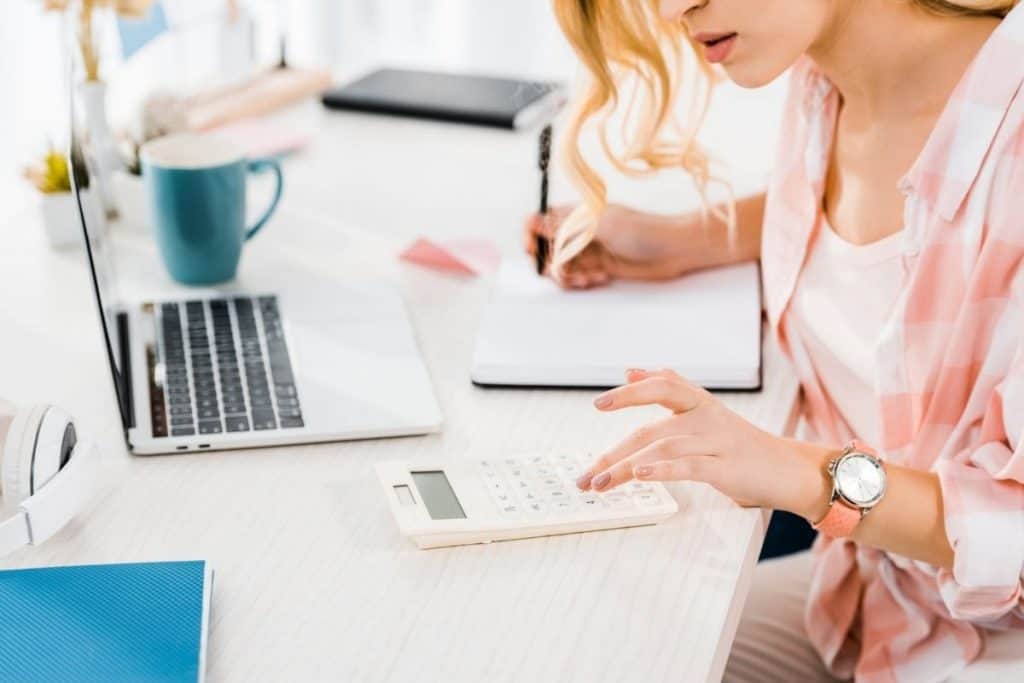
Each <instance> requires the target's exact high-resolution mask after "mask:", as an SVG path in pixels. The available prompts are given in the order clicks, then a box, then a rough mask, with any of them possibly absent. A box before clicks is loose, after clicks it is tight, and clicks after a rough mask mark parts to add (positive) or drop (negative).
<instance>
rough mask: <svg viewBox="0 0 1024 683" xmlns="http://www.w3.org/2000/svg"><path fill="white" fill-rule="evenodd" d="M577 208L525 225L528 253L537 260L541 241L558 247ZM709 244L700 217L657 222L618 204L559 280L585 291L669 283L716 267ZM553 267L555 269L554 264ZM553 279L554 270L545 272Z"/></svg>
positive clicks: (607, 212)
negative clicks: (616, 283) (621, 283)
mask: <svg viewBox="0 0 1024 683" xmlns="http://www.w3.org/2000/svg"><path fill="white" fill-rule="evenodd" d="M572 210H573V207H570V206H558V207H553V208H552V209H551V210H550V211H549V212H548V213H547V214H545V215H540V214H533V215H532V216H530V217H529V218H528V219H527V221H526V226H525V230H524V235H523V236H524V240H525V246H526V251H527V252H529V253H530V254H531V255H534V254H535V252H536V249H537V245H536V242H537V240H536V238H537V237H538V236H540V237H543V238H545V239H547V240H548V241H549V242H550V243H551V244H554V239H555V235H556V233H557V231H558V229H559V227H561V225H562V223H563V222H564V221H565V219H566V218H567V217H568V216H569V214H570V213H572ZM710 244H711V242H710V240H709V238H708V236H707V234H706V232H705V231H704V230H703V229H702V227H701V218H700V215H699V214H694V215H692V216H684V217H670V216H658V215H654V214H648V213H643V212H640V211H635V210H633V209H630V208H628V207H625V206H620V205H617V204H611V205H609V206H608V207H607V208H606V209H605V211H604V213H603V214H602V215H601V219H600V221H599V222H598V225H597V230H596V231H595V235H594V239H593V241H592V242H591V243H590V244H589V245H587V247H586V248H585V249H584V250H583V251H582V252H581V253H580V254H579V255H577V256H576V257H575V258H574V259H572V260H571V261H569V262H568V263H567V264H566V265H565V266H564V270H563V271H562V272H561V273H559V275H560V277H559V278H556V280H559V281H560V282H561V283H562V284H563V285H564V286H566V287H569V288H573V289H585V288H589V287H596V286H600V285H604V284H607V283H608V282H610V281H611V280H613V279H615V278H624V279H633V280H665V279H669V278H673V277H678V276H679V275H682V274H683V273H685V272H687V271H688V270H692V269H695V268H699V267H702V266H706V265H713V263H714V262H715V255H713V254H712V253H711V251H712V250H711V249H710ZM549 265H550V264H549ZM546 272H547V274H548V275H552V273H551V272H550V270H548V271H546Z"/></svg>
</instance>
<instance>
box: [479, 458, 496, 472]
mask: <svg viewBox="0 0 1024 683" xmlns="http://www.w3.org/2000/svg"><path fill="white" fill-rule="evenodd" d="M480 469H483V470H493V469H494V462H493V461H491V460H481V461H480Z"/></svg>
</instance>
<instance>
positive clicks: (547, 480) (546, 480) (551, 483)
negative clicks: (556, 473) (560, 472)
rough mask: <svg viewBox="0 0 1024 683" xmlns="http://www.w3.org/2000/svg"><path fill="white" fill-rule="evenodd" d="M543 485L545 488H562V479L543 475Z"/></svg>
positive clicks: (541, 481)
mask: <svg viewBox="0 0 1024 683" xmlns="http://www.w3.org/2000/svg"><path fill="white" fill-rule="evenodd" d="M539 483H540V485H541V487H543V488H545V489H560V488H562V480H561V479H559V478H558V477H542V478H541V479H540V482H539Z"/></svg>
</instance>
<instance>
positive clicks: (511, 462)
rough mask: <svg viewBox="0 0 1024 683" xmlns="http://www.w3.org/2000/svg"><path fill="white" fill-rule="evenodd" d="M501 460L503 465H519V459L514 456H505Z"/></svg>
mask: <svg viewBox="0 0 1024 683" xmlns="http://www.w3.org/2000/svg"><path fill="white" fill-rule="evenodd" d="M502 462H504V463H505V467H519V461H518V460H516V459H515V458H505V460H503V461H502Z"/></svg>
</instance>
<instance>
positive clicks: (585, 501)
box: [576, 493, 608, 510]
mask: <svg viewBox="0 0 1024 683" xmlns="http://www.w3.org/2000/svg"><path fill="white" fill-rule="evenodd" d="M576 500H577V501H579V503H580V505H581V506H583V507H584V508H586V509H588V510H603V509H605V508H606V507H608V504H607V503H606V502H604V501H603V500H601V499H600V498H598V497H597V496H595V495H594V494H593V493H581V494H579V495H578V496H576Z"/></svg>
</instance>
